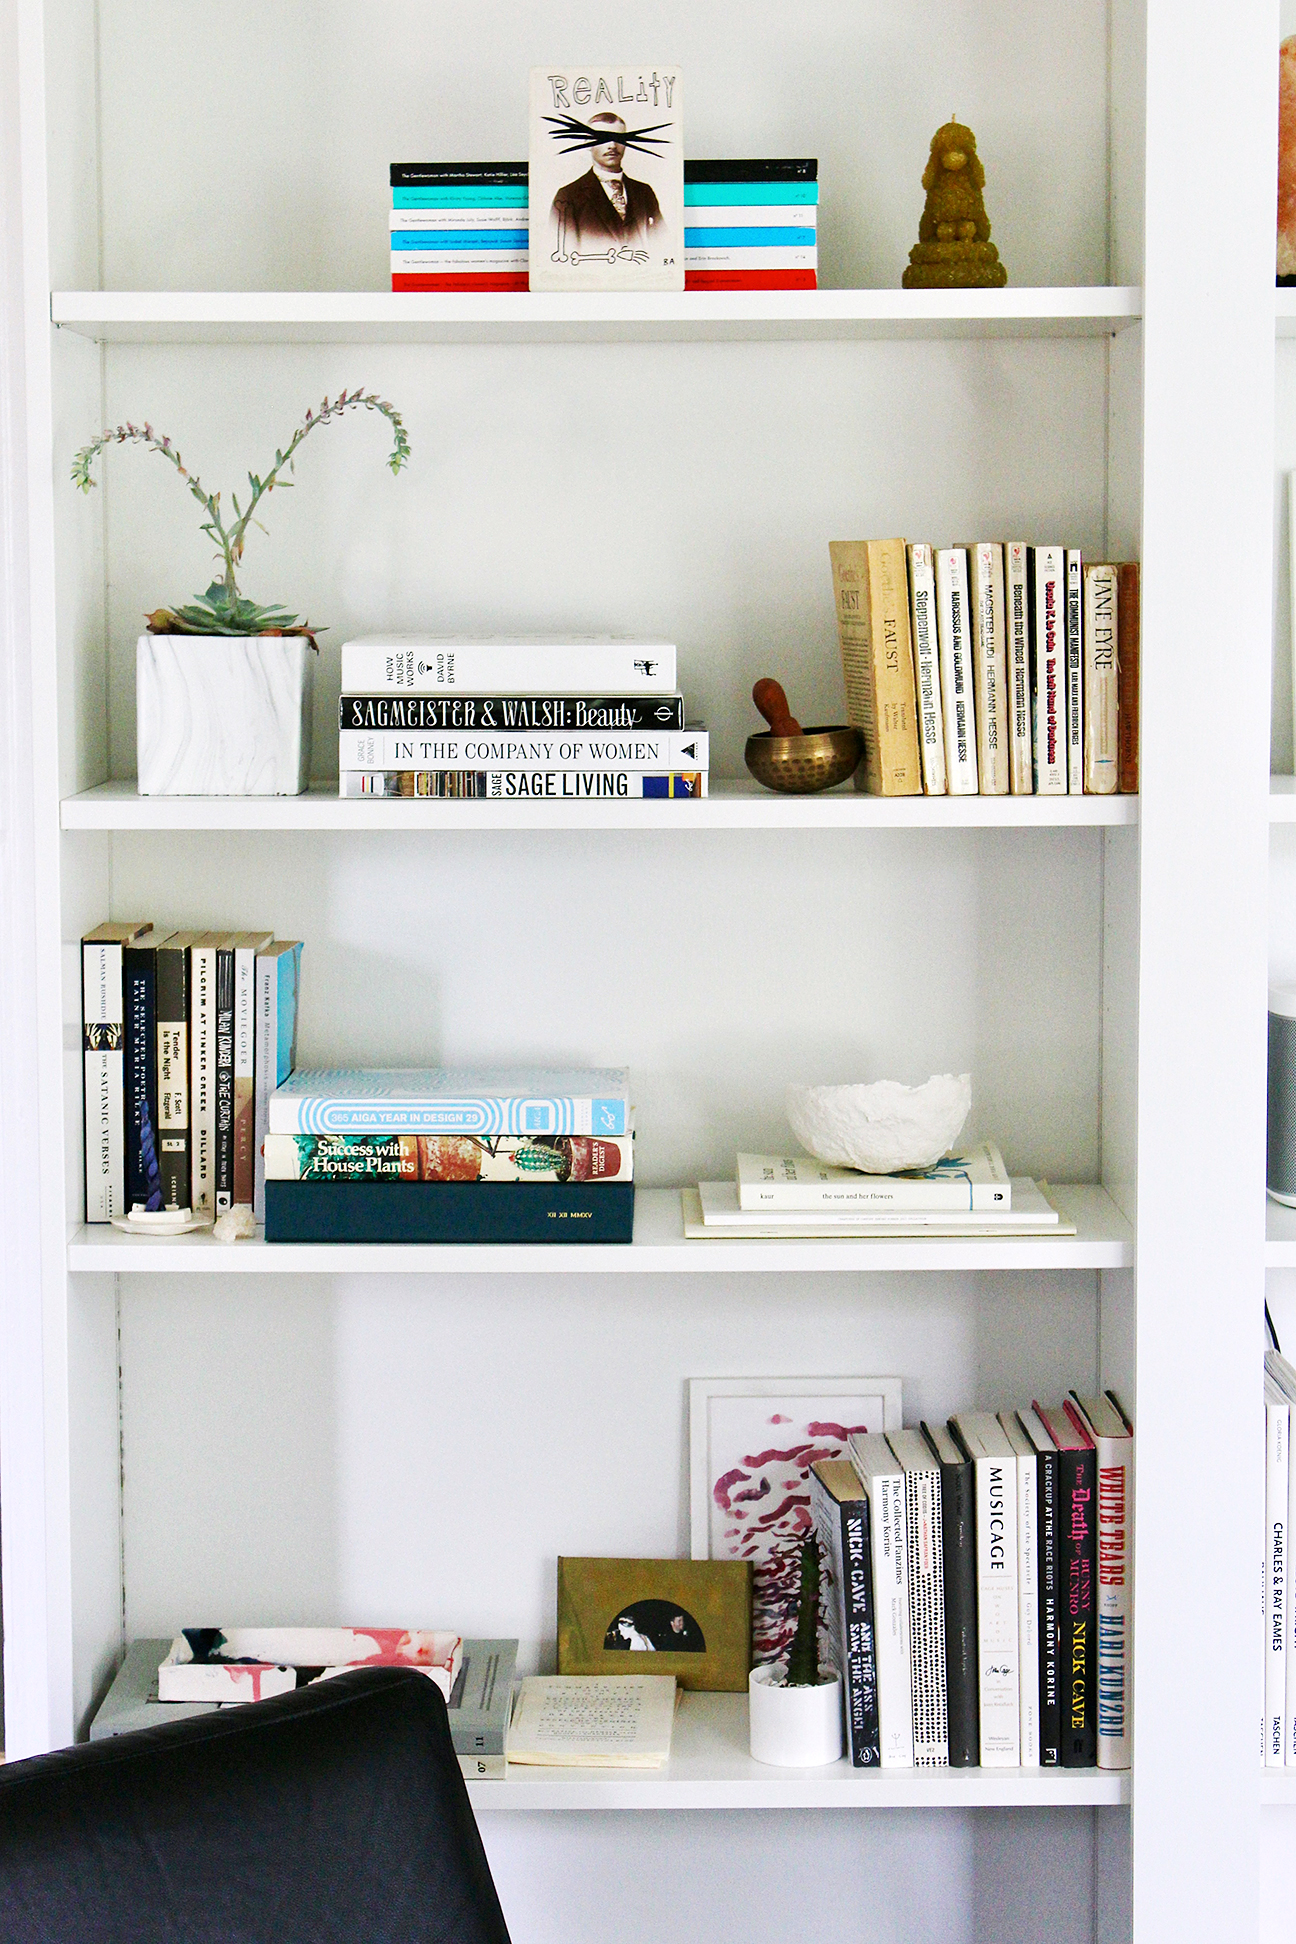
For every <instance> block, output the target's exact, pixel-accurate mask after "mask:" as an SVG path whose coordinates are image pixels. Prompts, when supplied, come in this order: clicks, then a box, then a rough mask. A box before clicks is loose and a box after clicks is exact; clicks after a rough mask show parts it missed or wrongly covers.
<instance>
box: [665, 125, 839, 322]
mask: <svg viewBox="0 0 1296 1944" xmlns="http://www.w3.org/2000/svg"><path fill="white" fill-rule="evenodd" d="M818 176H819V164H818V163H817V162H816V161H811V160H778V159H774V158H770V159H763V158H762V159H759V160H755V161H747V162H685V164H684V288H685V290H813V289H814V288H815V287H816V284H817V283H818V276H819V249H818V227H817V217H818V214H819V181H818Z"/></svg>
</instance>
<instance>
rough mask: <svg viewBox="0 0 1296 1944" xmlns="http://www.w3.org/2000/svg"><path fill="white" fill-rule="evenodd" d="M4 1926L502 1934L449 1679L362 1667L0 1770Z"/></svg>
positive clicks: (338, 1942) (288, 1934)
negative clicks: (459, 1753)
mask: <svg viewBox="0 0 1296 1944" xmlns="http://www.w3.org/2000/svg"><path fill="white" fill-rule="evenodd" d="M500 1786H501V1787H504V1786H505V1785H504V1784H502V1783H501V1785H500ZM0 1939H3V1944H508V1932H507V1930H506V1929H505V1925H504V1918H503V1914H502V1912H501V1910H500V1907H499V1900H498V1898H497V1897H496V1895H495V1886H494V1884H493V1882H492V1881H491V1874H490V1867H489V1865H488V1864H487V1861H486V1854H485V1851H484V1850H483V1848H482V1843H481V1837H480V1836H479V1835H478V1833H477V1825H476V1822H475V1821H474V1819H473V1813H472V1808H471V1806H470V1804H469V1801H468V1795H467V1791H466V1789H465V1787H464V1782H463V1777H462V1776H461V1774H460V1772H459V1764H458V1760H457V1759H456V1756H455V1753H454V1750H453V1748H452V1746H451V1742H450V1727H449V1723H448V1720H447V1717H446V1709H445V1703H444V1701H443V1700H442V1698H441V1695H440V1693H439V1692H438V1690H437V1689H436V1687H435V1686H434V1685H433V1683H432V1682H431V1681H429V1680H427V1679H426V1678H425V1677H424V1676H423V1675H421V1674H416V1673H412V1672H405V1671H401V1670H384V1669H361V1670H359V1671H357V1672H355V1673H351V1674H340V1675H338V1676H336V1678H335V1679H333V1680H331V1681H325V1682H321V1683H320V1684H319V1685H318V1686H316V1687H308V1688H303V1689H301V1690H299V1691H298V1692H297V1693H295V1694H286V1695H283V1696H280V1697H278V1698H276V1699H274V1700H271V1701H260V1702H255V1703H253V1704H252V1705H250V1706H248V1707H242V1708H229V1709H223V1710H222V1711H221V1712H220V1713H218V1714H211V1715H203V1716H199V1717H197V1718H196V1719H192V1720H188V1721H182V1722H177V1723H176V1724H175V1725H174V1726H173V1727H162V1728H148V1729H145V1730H144V1731H143V1732H142V1733H139V1734H133V1735H119V1736H117V1737H116V1738H115V1739H114V1740H111V1741H100V1742H91V1743H89V1744H86V1745H84V1746H82V1747H78V1748H68V1749H61V1750H59V1751H58V1752H57V1753H55V1754H52V1755H39V1756H37V1757H35V1758H34V1759H33V1760H31V1761H27V1762H16V1763H13V1764H11V1765H10V1766H9V1767H8V1768H5V1769H0Z"/></svg>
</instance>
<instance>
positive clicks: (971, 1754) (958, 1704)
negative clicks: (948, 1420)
mask: <svg viewBox="0 0 1296 1944" xmlns="http://www.w3.org/2000/svg"><path fill="white" fill-rule="evenodd" d="M922 1434H923V1436H924V1438H926V1440H927V1442H928V1444H929V1445H930V1446H931V1448H932V1451H933V1453H934V1454H935V1456H936V1459H937V1461H938V1462H939V1464H940V1477H941V1565H942V1568H943V1571H944V1590H945V1711H946V1715H947V1717H948V1721H949V1759H950V1767H951V1768H975V1767H976V1766H977V1764H978V1762H979V1761H980V1759H981V1736H980V1677H979V1674H978V1665H977V1581H976V1498H975V1485H974V1481H973V1476H972V1461H971V1459H970V1458H967V1457H965V1456H964V1454H963V1453H962V1452H961V1451H960V1450H959V1448H958V1446H957V1445H956V1444H955V1442H954V1440H953V1438H952V1437H951V1436H950V1434H949V1431H948V1429H947V1427H946V1426H945V1425H943V1424H927V1423H924V1424H923V1425H922Z"/></svg>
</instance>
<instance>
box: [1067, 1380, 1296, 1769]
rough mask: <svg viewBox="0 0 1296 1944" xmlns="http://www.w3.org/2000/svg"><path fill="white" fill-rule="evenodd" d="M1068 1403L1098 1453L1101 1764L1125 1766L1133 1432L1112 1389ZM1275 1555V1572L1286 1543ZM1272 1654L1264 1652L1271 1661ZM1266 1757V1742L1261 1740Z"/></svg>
mask: <svg viewBox="0 0 1296 1944" xmlns="http://www.w3.org/2000/svg"><path fill="white" fill-rule="evenodd" d="M1068 1410H1070V1411H1071V1413H1072V1416H1075V1415H1076V1414H1077V1413H1078V1414H1079V1416H1080V1418H1081V1420H1082V1421H1083V1424H1084V1427H1085V1429H1086V1431H1088V1433H1089V1435H1090V1437H1091V1438H1092V1439H1093V1441H1094V1449H1095V1451H1096V1453H1097V1458H1098V1766H1099V1768H1111V1769H1124V1768H1128V1767H1129V1765H1130V1706H1131V1701H1132V1698H1133V1697H1132V1693H1131V1677H1132V1673H1133V1666H1134V1659H1133V1651H1134V1637H1133V1626H1134V1606H1133V1584H1132V1577H1131V1566H1132V1562H1133V1557H1134V1547H1133V1539H1134V1433H1133V1430H1132V1428H1131V1426H1130V1423H1129V1420H1128V1419H1127V1418H1126V1416H1125V1413H1124V1411H1123V1410H1122V1409H1121V1406H1120V1403H1119V1400H1118V1399H1117V1397H1116V1395H1115V1393H1114V1392H1112V1391H1107V1392H1105V1393H1104V1394H1103V1396H1101V1397H1082V1396H1080V1395H1079V1393H1078V1392H1076V1391H1072V1393H1071V1404H1070V1405H1068ZM1287 1496H1288V1480H1287V1476H1286V1472H1285V1470H1284V1473H1283V1478H1282V1485H1281V1490H1280V1494H1279V1504H1278V1507H1277V1508H1276V1510H1277V1514H1278V1517H1279V1519H1280V1520H1281V1522H1282V1526H1283V1531H1284V1532H1285V1531H1286V1524H1287ZM1278 1550H1279V1552H1280V1554H1282V1555H1283V1557H1282V1558H1280V1559H1279V1561H1278V1570H1279V1574H1280V1577H1281V1578H1282V1579H1283V1580H1284V1582H1285V1573H1284V1572H1283V1567H1284V1563H1285V1553H1286V1548H1285V1546H1284V1545H1283V1544H1282V1543H1281V1539H1280V1543H1279V1548H1278ZM1284 1590H1285V1586H1280V1587H1279V1589H1278V1591H1279V1601H1278V1605H1279V1634H1280V1640H1279V1645H1278V1656H1277V1658H1278V1659H1279V1663H1280V1672H1279V1676H1278V1680H1277V1684H1276V1693H1275V1707H1274V1715H1273V1719H1274V1722H1275V1724H1276V1730H1277V1740H1276V1746H1275V1749H1274V1756H1273V1760H1274V1762H1275V1763H1276V1764H1278V1765H1282V1763H1283V1760H1284V1747H1283V1744H1284V1740H1285V1728H1284V1723H1285V1719H1286V1653H1287V1639H1286V1636H1287V1627H1286V1623H1285V1619H1284V1616H1283V1614H1282V1597H1281V1596H1282V1593H1283V1591H1284ZM1270 1658H1271V1657H1270V1656H1266V1660H1267V1661H1268V1660H1269V1659H1270ZM1265 1757H1266V1760H1268V1759H1269V1750H1268V1747H1266V1751H1265Z"/></svg>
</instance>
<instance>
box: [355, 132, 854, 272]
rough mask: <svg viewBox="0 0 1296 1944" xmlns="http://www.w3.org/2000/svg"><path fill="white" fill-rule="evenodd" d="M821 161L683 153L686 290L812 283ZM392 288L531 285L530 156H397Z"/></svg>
mask: <svg viewBox="0 0 1296 1944" xmlns="http://www.w3.org/2000/svg"><path fill="white" fill-rule="evenodd" d="M818 172H819V170H818V163H817V162H815V161H813V160H808V159H803V158H798V159H790V160H785V159H781V158H768V157H761V158H758V159H755V160H750V161H732V162H728V161H721V162H685V164H684V288H685V289H686V290H813V289H815V287H816V284H817V281H818V229H817V217H818V204H819V182H818ZM391 190H392V210H391V279H392V289H393V290H441V291H455V290H457V291H485V290H526V289H527V288H528V287H529V264H530V255H529V244H530V228H531V224H530V216H531V212H530V209H529V206H528V198H529V188H528V169H527V164H526V163H525V162H393V163H392V165H391Z"/></svg>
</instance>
